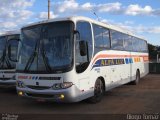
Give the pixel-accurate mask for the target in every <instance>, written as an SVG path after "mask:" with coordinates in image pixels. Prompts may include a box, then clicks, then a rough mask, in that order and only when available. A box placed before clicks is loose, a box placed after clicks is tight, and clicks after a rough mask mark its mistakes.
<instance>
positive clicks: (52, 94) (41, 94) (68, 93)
mask: <svg viewBox="0 0 160 120" xmlns="http://www.w3.org/2000/svg"><path fill="white" fill-rule="evenodd" d="M17 93H18V95H19V96H22V97H28V98H33V99H36V100H38V101H55V102H78V101H81V100H82V99H84V98H83V97H82V96H81V91H80V90H79V89H78V88H77V87H76V86H75V85H72V87H70V88H67V89H61V90H53V89H45V90H35V89H31V88H27V87H25V88H19V87H17Z"/></svg>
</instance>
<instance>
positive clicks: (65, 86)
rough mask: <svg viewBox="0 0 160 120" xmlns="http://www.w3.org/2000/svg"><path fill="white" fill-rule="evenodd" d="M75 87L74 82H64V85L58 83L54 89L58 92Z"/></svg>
mask: <svg viewBox="0 0 160 120" xmlns="http://www.w3.org/2000/svg"><path fill="white" fill-rule="evenodd" d="M72 85H73V83H72V82H64V83H56V84H54V85H53V86H52V89H54V90H58V89H66V88H69V87H71V86H72Z"/></svg>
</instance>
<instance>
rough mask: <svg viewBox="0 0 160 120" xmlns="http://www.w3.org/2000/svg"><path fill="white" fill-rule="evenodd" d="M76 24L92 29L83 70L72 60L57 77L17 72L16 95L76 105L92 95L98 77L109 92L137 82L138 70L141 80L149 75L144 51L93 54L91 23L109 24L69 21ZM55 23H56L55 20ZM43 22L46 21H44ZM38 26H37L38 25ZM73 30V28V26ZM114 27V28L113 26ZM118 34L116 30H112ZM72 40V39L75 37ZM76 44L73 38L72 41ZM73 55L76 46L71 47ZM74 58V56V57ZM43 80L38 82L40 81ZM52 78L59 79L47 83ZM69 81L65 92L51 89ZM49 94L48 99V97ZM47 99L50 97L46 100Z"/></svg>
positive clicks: (77, 18) (104, 51) (107, 51)
mask: <svg viewBox="0 0 160 120" xmlns="http://www.w3.org/2000/svg"><path fill="white" fill-rule="evenodd" d="M69 20H71V21H73V22H74V23H75V26H76V22H77V21H87V22H89V23H90V25H91V29H92V41H93V54H92V58H91V61H90V63H89V65H88V67H87V68H86V70H85V71H83V72H81V73H77V72H76V63H75V62H76V61H75V59H74V65H73V69H72V70H70V71H69V72H65V73H59V74H58V73H57V74H54V73H53V74H31V73H30V74H29V73H25V72H24V73H23V72H22V73H17V74H16V79H17V83H18V82H23V84H24V86H23V87H22V88H20V87H19V86H17V92H18V93H19V92H22V93H23V95H21V96H26V97H29V98H34V99H45V100H53V101H61V102H78V101H81V100H84V99H87V98H90V97H92V96H93V95H94V88H95V82H96V80H97V79H98V78H100V79H101V80H104V83H105V90H106V91H107V90H110V89H112V88H115V87H117V86H120V85H123V84H126V83H129V82H131V81H134V80H135V79H136V71H137V70H139V71H140V77H144V76H145V75H146V74H148V53H145V52H144V53H143V52H131V51H124V50H113V49H111V48H110V49H106V50H102V51H100V52H98V53H96V54H95V53H94V51H95V50H94V48H95V47H94V44H95V43H94V35H93V26H92V23H96V24H99V25H101V26H104V27H107V28H109V29H111V28H112V26H110V25H105V24H103V23H97V22H95V21H92V20H90V19H83V18H79V17H75V18H71V19H69ZM55 21H56V22H57V21H58V20H55ZM50 22H54V21H49V23H50ZM44 23H45V22H44ZM38 24H40V23H38ZM33 26H34V25H33ZM75 28H76V27H75ZM113 28H114V27H113ZM114 29H116V30H117V31H118V30H119V29H118V28H114ZM120 32H124V33H126V34H128V35H132V34H131V33H129V32H125V31H123V30H120ZM74 37H75V36H74ZM75 41H76V37H75V39H74V42H75ZM74 44H75V43H74ZM74 54H77V53H76V52H75V46H74ZM74 57H75V55H74ZM41 77H42V78H44V79H41V80H40V79H39V78H41ZM47 77H53V78H55V79H56V78H60V79H59V80H47V79H45V78H47ZM65 82H72V83H73V85H72V86H71V87H69V88H67V89H60V90H54V89H52V86H53V85H54V84H58V83H65ZM47 95H49V96H47ZM60 95H64V98H63V99H61V98H59V96H60ZM48 97H49V98H48Z"/></svg>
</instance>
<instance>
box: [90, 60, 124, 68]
mask: <svg viewBox="0 0 160 120" xmlns="http://www.w3.org/2000/svg"><path fill="white" fill-rule="evenodd" d="M121 64H125V62H124V59H99V60H97V61H96V62H95V64H94V65H93V67H92V69H93V68H95V67H103V66H111V65H121Z"/></svg>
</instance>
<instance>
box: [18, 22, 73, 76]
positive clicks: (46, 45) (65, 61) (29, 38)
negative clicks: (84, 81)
mask: <svg viewBox="0 0 160 120" xmlns="http://www.w3.org/2000/svg"><path fill="white" fill-rule="evenodd" d="M73 31H74V26H73V23H72V22H71V21H65V22H64V21H63V22H52V23H45V24H39V25H35V26H31V27H26V28H23V29H22V46H21V48H22V49H21V51H20V55H19V57H20V60H19V62H18V65H17V70H18V71H22V72H23V71H25V72H32V73H33V72H38V73H40V72H44V73H48V72H51V73H53V72H55V73H57V72H64V71H65V72H66V71H68V70H69V69H71V67H72V64H73Z"/></svg>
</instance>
